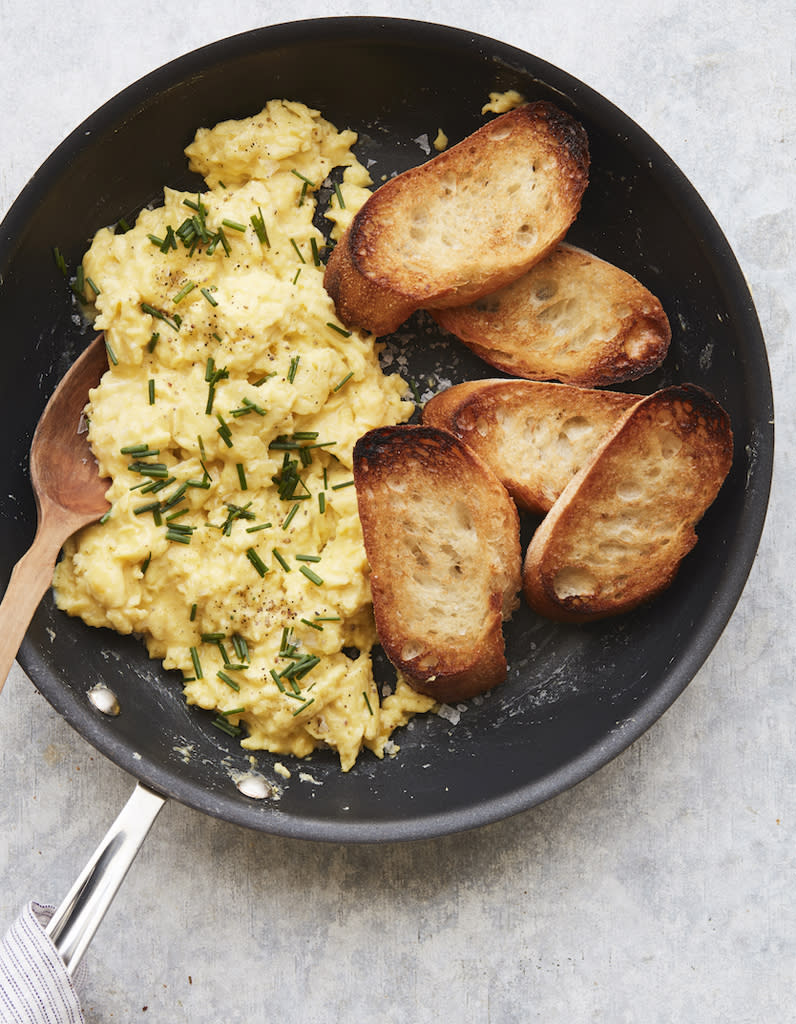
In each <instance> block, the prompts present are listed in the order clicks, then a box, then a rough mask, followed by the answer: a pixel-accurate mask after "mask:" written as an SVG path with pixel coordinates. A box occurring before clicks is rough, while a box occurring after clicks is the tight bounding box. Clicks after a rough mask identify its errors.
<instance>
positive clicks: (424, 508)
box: [354, 425, 522, 701]
mask: <svg viewBox="0 0 796 1024" xmlns="http://www.w3.org/2000/svg"><path fill="white" fill-rule="evenodd" d="M354 480H355V483H356V489H357V500H358V504H359V516H360V519H361V521H362V530H363V534H364V539H365V551H366V553H367V556H368V561H369V563H370V567H371V577H370V585H371V591H372V596H373V611H374V615H375V619H376V628H377V630H378V634H379V639H380V640H381V644H382V647H383V648H384V652H385V654H386V655H387V657H388V658H389V659H390V661H391V662H392V663H393V664H394V665H395V667H396V668H397V669H399V671H400V672H401V673H402V674H403V675H404V676H405V677H406V679H407V681H408V682H409V683H410V685H411V686H413V687H414V688H415V689H416V690H419V691H420V692H421V693H426V694H429V695H430V696H432V697H434V698H436V699H437V700H439V701H451V700H464V699H466V698H468V697H472V696H474V695H475V694H477V693H481V692H483V691H485V690H489V689H491V688H492V687H493V686H496V685H497V684H498V683H500V682H502V681H503V680H504V679H505V677H506V671H507V666H506V657H505V653H504V642H503V626H502V623H503V620H504V619H506V618H508V617H509V616H510V615H511V613H512V611H513V610H514V608H515V607H516V606H517V604H518V603H519V599H518V595H519V590H520V587H521V575H522V554H521V550H520V541H519V520H518V516H517V509H516V507H515V505H514V503H513V502H512V500H511V498H510V497H509V495H508V492H507V491H506V489H505V487H503V485H502V484H501V483H500V481H499V480H498V479H497V477H496V476H495V475H494V474H493V473H492V471H491V470H490V469H489V468H488V467H487V466H486V465H485V464H484V463H483V462H482V461H481V460H480V459H479V458H478V456H477V455H475V454H474V453H473V452H471V451H470V449H469V448H468V447H467V446H466V445H465V444H463V443H462V442H461V441H460V440H459V439H458V438H457V437H454V436H453V434H450V433H448V432H447V431H444V430H437V429H436V428H434V427H425V426H408V425H402V426H396V427H381V428H378V429H376V430H371V431H370V432H369V433H367V434H365V435H364V437H362V438H360V439H359V441H358V442H357V444H356V446H355V448H354Z"/></svg>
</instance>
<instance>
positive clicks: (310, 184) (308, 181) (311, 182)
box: [290, 167, 315, 188]
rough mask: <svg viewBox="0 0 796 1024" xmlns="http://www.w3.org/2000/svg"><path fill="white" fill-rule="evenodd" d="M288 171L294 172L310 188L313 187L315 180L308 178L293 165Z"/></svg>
mask: <svg viewBox="0 0 796 1024" xmlns="http://www.w3.org/2000/svg"><path fill="white" fill-rule="evenodd" d="M290 173H291V174H295V175H296V177H297V178H300V179H301V181H303V182H304V183H305V184H307V185H309V186H310V188H315V182H314V181H310V179H309V178H308V177H307V176H306V175H305V174H302V173H301V171H297V170H296V168H295V167H291V168H290Z"/></svg>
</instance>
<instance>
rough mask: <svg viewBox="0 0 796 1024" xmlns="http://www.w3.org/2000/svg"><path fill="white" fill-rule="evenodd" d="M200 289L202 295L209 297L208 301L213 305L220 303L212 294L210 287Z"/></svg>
mask: <svg viewBox="0 0 796 1024" xmlns="http://www.w3.org/2000/svg"><path fill="white" fill-rule="evenodd" d="M199 290H200V291H201V293H202V295H204V297H205V298H206V299H207V301H208V302H209V303H210V305H211V306H217V305H218V302H217V301H216V300H215V299H214V298H213V296H212V295H211V294H210V289H209V288H200V289H199Z"/></svg>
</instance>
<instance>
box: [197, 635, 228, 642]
mask: <svg viewBox="0 0 796 1024" xmlns="http://www.w3.org/2000/svg"><path fill="white" fill-rule="evenodd" d="M226 638H227V634H226V633H202V643H203V644H217V643H220V641H222V640H226Z"/></svg>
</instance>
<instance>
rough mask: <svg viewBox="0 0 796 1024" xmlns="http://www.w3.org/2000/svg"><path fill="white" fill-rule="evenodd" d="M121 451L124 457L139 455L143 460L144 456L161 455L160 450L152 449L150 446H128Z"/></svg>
mask: <svg viewBox="0 0 796 1024" xmlns="http://www.w3.org/2000/svg"><path fill="white" fill-rule="evenodd" d="M119 451H120V452H121V454H122V455H137V456H138V457H139V458H143V456H144V455H160V449H157V450H155V449H152V448H150V447H149V445H148V444H128V445H125V447H124V448H120V449H119Z"/></svg>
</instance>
